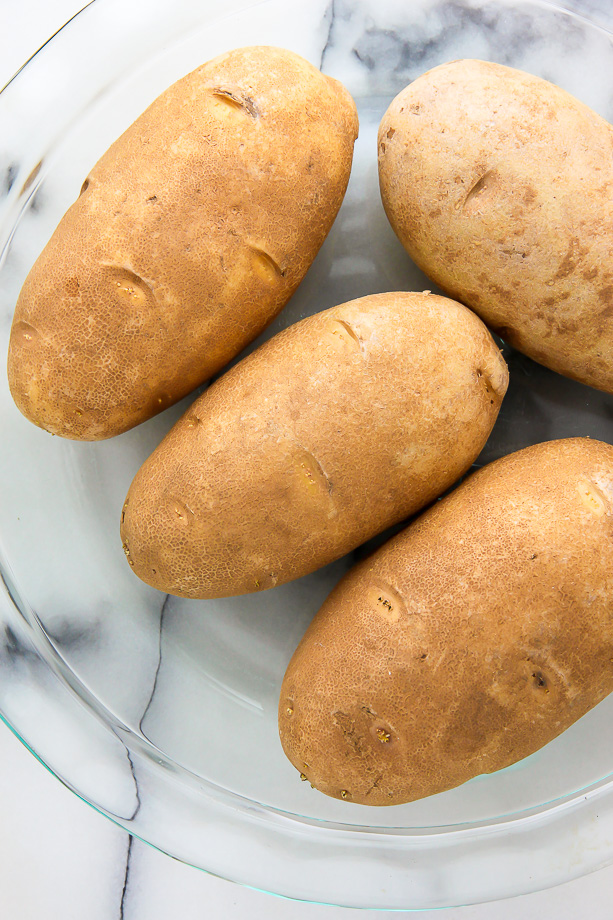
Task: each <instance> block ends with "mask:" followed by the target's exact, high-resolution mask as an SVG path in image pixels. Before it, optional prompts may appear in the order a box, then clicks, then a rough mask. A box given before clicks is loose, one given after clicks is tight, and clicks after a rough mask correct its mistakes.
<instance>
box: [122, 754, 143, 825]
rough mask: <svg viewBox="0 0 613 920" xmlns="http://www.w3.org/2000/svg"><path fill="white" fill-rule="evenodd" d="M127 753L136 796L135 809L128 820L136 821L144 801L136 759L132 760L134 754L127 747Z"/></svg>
mask: <svg viewBox="0 0 613 920" xmlns="http://www.w3.org/2000/svg"><path fill="white" fill-rule="evenodd" d="M126 755H127V758H128V763H129V764H130V773H131V774H132V779H133V780H134V795H135V796H136V805H135V806H134V811H133V812H132V814H131V815H129V817H128V821H134V819H135V817H136V816H137V814H138V813H139V811H140V807H141V805H142V802H141V799H140V790H139V788H138V780H137V778H136V771H135V769H134V761H133V760H132V755H131V754H130V751H129V750H128V748H126Z"/></svg>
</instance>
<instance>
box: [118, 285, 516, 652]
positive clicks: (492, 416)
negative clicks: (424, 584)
mask: <svg viewBox="0 0 613 920" xmlns="http://www.w3.org/2000/svg"><path fill="white" fill-rule="evenodd" d="M507 382H508V373H507V368H506V365H505V362H504V360H503V358H502V357H501V354H500V351H499V349H498V348H497V346H496V344H495V343H494V340H493V339H492V337H491V335H490V334H489V332H488V331H487V329H486V328H485V326H484V325H483V323H482V322H481V320H480V319H479V318H478V317H477V316H475V314H474V313H472V312H471V311H470V310H468V309H467V308H466V307H463V306H462V305H461V304H458V303H455V302H453V301H451V300H448V299H447V298H443V297H438V296H436V295H433V294H429V293H424V294H411V293H404V292H401V293H391V294H376V295H371V296H368V297H363V298H361V299H359V300H354V301H351V302H349V303H345V304H342V305H340V306H337V307H333V308H332V309H329V310H326V311H324V312H322V313H319V314H316V315H314V316H310V317H308V318H307V319H304V320H302V321H301V322H299V323H296V324H295V325H293V326H290V327H289V328H287V329H285V330H283V331H282V332H280V333H279V334H278V335H276V336H275V337H274V338H272V339H270V340H269V341H268V342H266V343H265V344H264V345H262V346H261V347H260V348H258V349H257V350H256V351H255V352H253V353H252V354H251V355H249V356H248V357H247V358H245V359H244V360H243V361H241V362H240V363H239V364H237V365H236V366H235V367H233V368H231V369H230V370H229V371H228V372H227V373H226V374H225V375H224V376H223V377H222V378H220V379H219V380H218V381H216V382H215V383H214V384H213V386H212V387H210V389H209V390H207V391H206V392H205V393H204V394H203V395H202V396H201V397H200V398H199V399H198V400H197V401H196V402H195V403H194V405H193V406H192V407H191V408H190V409H189V410H188V412H187V413H186V414H185V415H184V416H183V418H182V419H180V420H179V422H177V424H176V425H175V426H174V428H173V429H172V430H171V431H170V432H169V434H168V435H167V436H166V438H165V440H164V441H162V443H161V444H160V446H159V447H158V448H157V449H156V450H155V451H154V453H153V454H152V455H151V457H149V459H148V460H146V461H145V463H144V464H143V466H142V467H141V469H140V470H139V472H138V473H137V475H136V477H135V479H134V481H133V483H132V485H131V487H130V491H129V493H128V497H127V500H126V503H125V506H124V509H123V513H122V525H121V534H122V541H123V547H124V552H125V553H126V557H127V559H128V562H129V563H130V564H131V565H132V567H133V571H134V572H135V573H136V574H137V575H138V576H139V577H140V578H142V579H143V580H144V581H146V582H148V583H149V584H150V585H153V586H154V587H156V588H159V589H160V590H162V591H165V592H168V593H170V594H176V595H180V596H184V597H203V598H206V597H223V596H228V595H238V594H245V593H249V592H253V591H260V590H263V589H265V588H271V587H273V586H275V585H279V584H283V583H284V582H287V581H290V580H291V579H294V578H298V577H300V576H301V575H306V574H307V573H309V572H313V571H314V570H315V569H318V568H319V567H321V566H324V565H326V564H327V563H329V562H332V561H333V560H334V559H337V558H339V557H340V556H342V555H344V554H345V553H347V552H349V551H350V550H352V549H354V548H355V547H357V546H358V545H359V544H361V543H363V542H364V541H365V540H368V539H369V538H370V537H372V536H374V535H375V534H377V533H379V532H381V531H383V530H384V529H385V528H387V527H389V526H391V525H392V524H394V523H397V522H398V521H401V520H403V519H404V518H406V517H407V516H408V515H411V514H414V513H415V512H416V511H418V510H419V509H420V508H422V507H424V506H425V505H426V504H428V503H429V502H431V501H432V500H433V499H434V498H436V497H437V496H438V495H440V494H441V493H442V492H444V491H445V489H447V488H448V487H449V486H451V485H452V483H453V482H455V481H456V480H457V479H458V477H459V476H461V475H462V474H463V473H465V472H466V470H467V469H468V468H469V466H470V465H471V463H472V462H473V461H474V460H475V458H476V457H477V455H478V454H479V453H480V451H481V449H482V447H483V446H484V444H485V442H486V440H487V437H488V435H489V433H490V431H491V429H492V426H493V424H494V422H495V420H496V417H497V414H498V410H499V408H500V405H501V402H502V398H503V396H504V393H505V391H506V388H507ZM350 652H351V649H350V648H348V653H350Z"/></svg>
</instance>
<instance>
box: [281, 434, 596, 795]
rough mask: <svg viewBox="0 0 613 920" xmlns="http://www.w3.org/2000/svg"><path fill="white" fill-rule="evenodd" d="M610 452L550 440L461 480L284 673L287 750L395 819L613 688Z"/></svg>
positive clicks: (334, 785)
mask: <svg viewBox="0 0 613 920" xmlns="http://www.w3.org/2000/svg"><path fill="white" fill-rule="evenodd" d="M612 607H613V447H611V445H609V444H603V443H601V442H599V441H590V440H588V439H581V438H576V439H569V440H563V441H550V442H548V443H545V444H537V445H535V446H534V447H528V448H526V449H525V450H522V451H518V452H517V453H514V454H510V455H509V456H507V457H504V458H503V459H502V460H497V461H496V462H494V463H491V464H489V465H488V466H486V467H484V468H483V469H481V470H480V471H479V472H477V473H475V474H474V475H473V476H470V477H469V478H468V479H467V480H465V481H464V482H463V483H462V484H461V485H460V486H459V487H458V488H457V489H456V490H455V491H454V492H453V493H451V495H449V496H447V497H446V498H444V499H442V500H441V501H440V502H438V503H437V504H436V505H435V506H434V507H433V508H431V509H430V510H429V511H427V512H426V513H425V514H423V515H422V516H421V517H420V518H418V519H417V521H416V522H415V523H413V524H412V525H411V526H409V527H408V528H407V529H406V530H404V531H403V532H402V533H401V534H399V535H398V536H396V537H395V538H393V539H392V540H390V541H388V543H386V544H385V545H384V546H383V547H382V548H381V549H380V550H378V551H377V552H376V553H375V554H374V555H373V556H371V557H370V558H369V559H367V560H366V561H365V562H363V563H361V564H360V565H358V566H356V568H354V569H353V570H352V571H351V572H350V573H349V574H348V575H347V576H346V577H345V578H344V579H343V580H342V581H341V582H340V584H339V585H338V586H337V588H336V589H335V590H334V591H333V592H332V593H331V594H330V596H329V598H328V599H327V601H326V602H325V604H324V605H323V607H322V608H321V610H320V611H319V613H318V614H317V616H316V617H315V619H314V620H313V621H312V623H311V625H310V626H309V628H308V630H307V632H306V634H305V636H304V638H303V639H302V641H301V643H300V645H299V646H298V648H297V650H296V652H295V654H294V656H293V658H292V660H291V662H290V664H289V667H288V669H287V673H286V675H285V679H284V681H283V686H282V689H281V698H280V705H279V730H280V735H281V741H282V744H283V747H284V750H285V753H286V754H287V756H288V757H289V759H290V760H291V762H292V763H293V765H294V766H295V767H296V768H297V769H298V770H299V771H300V772H301V773H303V774H306V777H307V778H308V779H309V780H310V781H311V783H313V785H314V786H315V787H316V788H317V789H319V790H321V791H322V792H325V793H326V794H327V795H331V796H334V797H336V798H344V799H347V800H349V801H352V802H357V803H361V804H365V805H394V804H398V803H400V802H409V801H412V800H414V799H418V798H421V797H423V796H428V795H432V794H433V793H437V792H442V791H443V790H446V789H451V788H452V787H454V786H457V785H459V784H460V783H463V782H465V781H466V780H468V779H470V778H471V777H473V776H476V775H477V774H481V773H491V772H493V771H495V770H499V769H501V768H502V767H506V766H508V765H509V764H512V763H514V762H515V761H517V760H520V759H521V758H523V757H526V756H527V755H528V754H531V753H532V752H533V751H536V750H538V748H540V747H542V746H543V745H544V744H547V742H549V741H551V740H552V739H553V738H555V737H556V736H557V735H559V734H560V733H561V732H562V731H564V730H565V729H566V728H568V726H569V725H571V724H572V723H573V722H574V721H575V720H576V719H578V718H579V717H580V716H582V715H584V713H586V712H587V711H588V710H589V709H591V708H592V707H593V706H595V705H596V703H598V702H600V701H601V700H602V699H604V697H605V696H607V694H609V693H610V692H611V691H612V690H613V667H612V666H611V662H612V661H613V618H612V617H611V609H612Z"/></svg>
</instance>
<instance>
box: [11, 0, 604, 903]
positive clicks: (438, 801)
mask: <svg viewBox="0 0 613 920" xmlns="http://www.w3.org/2000/svg"><path fill="white" fill-rule="evenodd" d="M221 10H222V7H221V5H220V4H219V3H213V2H200V3H196V2H193V0H172V2H169V0H147V2H144V0H95V2H94V3H93V4H90V6H88V7H87V8H86V9H85V10H84V11H83V12H82V13H80V14H79V15H78V16H77V17H76V18H75V19H74V20H72V21H71V22H70V23H68V24H67V25H66V26H65V27H64V28H63V29H62V30H61V31H60V32H59V33H58V34H57V35H56V36H55V37H54V38H53V39H52V40H51V41H50V42H49V43H47V45H45V46H44V47H43V48H42V49H41V50H40V51H39V52H38V54H36V55H35V56H34V57H33V58H32V59H31V60H30V61H29V62H28V64H27V65H26V66H25V67H24V68H23V69H22V71H21V72H20V73H19V74H18V75H17V76H16V77H15V78H14V80H13V81H12V82H11V83H10V84H9V85H8V86H7V87H6V88H5V89H4V91H3V92H2V94H1V95H0V252H1V263H0V275H1V278H0V341H1V345H2V353H3V355H4V356H5V355H6V348H7V342H8V335H9V329H10V321H11V316H12V310H13V307H14V303H15V299H16V297H17V293H18V291H19V288H20V286H21V284H22V282H23V280H24V278H25V275H26V273H27V271H28V269H29V267H30V266H31V264H32V263H33V261H34V259H35V258H36V256H37V255H38V253H39V252H40V250H41V249H42V247H43V246H44V244H45V242H46V241H47V239H48V238H49V236H50V234H51V232H52V231H53V229H54V227H55V225H56V224H57V222H58V220H59V219H60V217H61V215H62V214H63V212H64V211H65V209H66V208H67V207H68V205H69V204H70V203H71V201H72V200H73V199H74V198H75V197H76V196H77V194H78V192H79V189H80V186H81V183H82V181H83V178H84V177H85V176H86V174H87V171H88V169H89V167H90V165H91V164H93V163H94V162H95V161H96V159H97V158H98V157H99V156H100V155H101V154H102V153H103V151H104V150H105V149H106V148H107V147H108V145H109V144H110V143H111V141H112V140H114V139H115V138H116V137H117V136H118V135H119V134H120V133H121V131H122V130H123V129H124V128H125V127H127V126H128V124H130V123H131V121H132V120H133V119H134V118H135V117H136V116H137V115H138V114H139V113H140V112H141V111H142V110H143V109H144V108H145V106H146V105H147V104H148V103H149V102H150V101H151V100H152V99H153V98H155V96H157V95H158V94H159V93H160V92H161V91H162V90H163V89H164V88H165V87H166V86H168V85H169V84H170V83H172V82H173V81H174V80H176V79H178V78H179V77H180V76H182V75H183V74H184V73H187V72H188V71H190V70H192V69H193V68H195V67H196V66H198V65H199V64H200V63H201V62H203V61H205V60H207V59H208V58H210V57H213V56H214V55H216V54H218V53H220V52H222V51H224V50H227V49H229V48H231V47H238V46H240V45H244V44H257V43H263V44H277V45H282V46H285V47H288V48H291V49H293V50H295V51H297V52H299V53H301V54H303V55H304V56H305V57H307V58H309V59H310V60H311V61H313V62H314V63H315V64H317V65H319V66H321V67H322V68H323V69H324V70H325V71H326V72H327V73H330V74H332V75H334V76H336V77H339V78H340V79H341V80H343V81H344V82H345V83H346V85H347V86H348V88H349V90H350V91H351V92H352V94H353V95H354V97H355V98H356V100H357V103H358V107H359V113H360V122H361V129H360V137H359V139H358V142H357V144H356V149H355V160H354V167H353V172H352V177H351V182H350V186H349V190H348V192H347V196H346V199H345V202H344V204H343V206H342V209H341V212H340V214H339V217H338V219H337V221H336V223H335V225H334V227H333V229H332V232H331V233H330V236H329V238H328V239H327V241H326V242H325V244H324V246H323V248H322V250H321V252H320V253H319V255H318V257H317V259H316V261H315V263H314V265H313V267H312V268H311V270H310V272H309V273H308V275H307V277H306V279H305V281H304V282H303V284H302V285H301V287H300V289H299V290H298V292H297V293H296V295H295V296H294V297H293V299H292V301H291V302H290V304H289V305H288V307H287V308H286V309H285V310H284V312H283V313H282V314H281V316H280V317H278V319H277V320H276V321H275V322H274V323H273V324H272V326H271V327H270V328H269V329H268V330H267V332H266V334H265V336H263V337H262V338H266V337H268V336H270V335H272V334H274V333H275V332H277V331H278V330H279V329H281V328H283V327H284V326H286V325H288V324H290V323H292V322H295V321H296V320H298V319H300V318H302V317H303V316H305V315H307V314H309V313H313V312H316V311H319V310H322V309H324V308H326V307H329V306H332V305H333V304H336V303H341V302H343V301H345V300H349V299H352V298H354V297H358V296H361V295H364V294H368V293H373V292H377V291H385V290H402V289H406V290H423V289H425V288H430V289H432V288H433V285H432V283H431V282H430V281H429V280H428V279H427V278H426V277H425V276H424V275H423V274H421V273H420V272H419V271H418V270H417V269H416V268H415V266H413V265H412V264H411V263H410V261H409V259H408V257H407V256H406V254H405V252H404V250H403V249H402V247H401V246H400V244H399V242H398V241H397V239H396V238H395V236H394V234H393V232H392V231H391V229H390V227H389V225H388V223H387V220H386V218H385V215H384V213H383V209H382V206H381V203H380V198H379V193H378V183H377V158H376V131H377V126H378V122H379V120H380V118H381V115H382V114H383V112H384V111H385V109H386V107H387V105H388V104H389V102H390V101H391V99H392V98H393V96H394V95H395V94H396V93H397V92H398V91H399V90H400V89H401V88H402V87H404V86H405V85H406V84H407V83H408V82H409V81H410V80H411V79H413V78H414V77H416V76H418V75H419V74H420V73H422V72H423V71H425V70H427V69H429V68H431V67H433V66H434V65H436V64H438V63H441V62H443V61H446V60H452V59H455V58H460V57H481V58H487V59H490V60H495V61H499V62H501V63H504V64H510V65H512V66H516V67H520V68H522V69H525V70H528V71H531V72H533V73H536V74H539V75H541V76H543V77H546V78H548V79H550V80H553V81H554V82H556V83H558V84H560V85H561V86H563V87H564V88H566V89H568V90H569V91H570V92H572V93H574V94H575V95H576V96H578V97H579V98H581V99H583V100H584V101H585V102H587V103H588V104H589V105H591V106H592V107H593V108H594V109H596V110H597V111H599V112H600V113H601V114H602V115H604V116H605V117H608V118H609V120H611V119H612V116H613V96H612V94H611V85H610V82H609V83H607V82H606V81H605V80H603V79H602V75H603V74H608V73H613V43H612V36H611V35H610V34H609V33H607V32H606V31H604V30H603V29H601V28H599V27H598V26H596V25H595V24H594V23H592V22H589V21H587V20H586V19H584V18H581V17H580V16H577V15H575V14H573V13H571V12H568V11H563V10H561V9H559V8H557V7H554V6H552V5H551V4H547V3H541V2H513V3H506V2H504V0H492V2H476V0H475V2H473V0H413V2H411V3H407V2H406V0H264V2H260V3H253V2H244V0H232V2H230V3H226V4H225V6H224V8H223V11H221ZM255 344H257V343H255ZM255 344H254V346H252V347H255ZM505 355H506V358H507V360H508V363H509V366H510V369H511V381H512V382H511V387H510V390H509V393H508V395H507V397H506V400H505V402H504V405H503V408H502V412H501V415H500V418H499V420H498V423H497V425H496V427H495V430H494V432H493V434H492V436H491V438H490V440H489V442H488V444H487V446H486V448H485V450H484V452H483V454H482V456H481V457H480V458H479V464H482V463H484V462H487V461H489V460H492V459H494V458H496V457H499V456H501V455H503V454H505V453H508V452H510V451H513V450H517V449H519V448H521V447H524V446H526V445H528V444H532V443H535V442H538V441H542V440H548V439H551V438H557V437H566V436H573V435H583V436H585V435H590V436H593V437H596V438H600V439H602V440H606V441H609V442H613V399H612V398H611V397H609V396H607V395H604V394H602V393H599V392H597V391H595V390H592V389H589V388H587V387H583V386H581V385H580V384H577V383H574V382H572V381H570V380H566V379H565V378H562V377H560V376H557V375H556V374H554V373H552V372H550V371H547V370H545V369H544V368H542V367H540V366H538V365H536V364H534V363H533V362H531V361H530V360H528V359H527V358H525V357H523V356H522V355H520V354H518V353H515V352H513V351H512V350H510V349H509V348H505ZM191 399H193V397H190V399H188V400H185V401H184V402H183V403H182V404H180V405H178V406H175V407H174V408H171V409H169V410H167V411H166V412H164V413H163V414H162V415H160V416H158V417H157V418H155V419H152V420H151V421H149V422H147V423H146V424H144V425H142V426H140V427H139V428H137V429H136V430H133V431H131V432H128V433H127V434H124V435H122V436H120V437H118V438H115V439H112V440H110V441H105V442H100V443H93V444H88V443H76V442H71V441H64V440H61V439H59V438H52V437H50V436H49V435H48V434H46V433H45V432H43V431H40V430H38V429H37V428H35V427H34V426H33V425H31V424H30V423H29V422H27V421H26V420H25V419H24V418H22V416H21V415H20V414H19V412H18V411H17V409H16V408H15V406H14V405H13V403H12V400H11V398H10V394H9V391H8V386H7V381H6V375H5V374H4V372H3V373H2V375H0V431H1V432H2V434H1V440H0V472H1V480H0V482H1V485H0V565H1V571H2V578H3V581H4V589H2V590H0V711H1V713H2V716H3V718H4V719H5V721H6V722H7V724H8V725H9V726H10V727H11V728H12V729H13V731H15V733H16V734H17V735H18V736H19V737H20V738H21V739H22V741H23V742H24V743H25V744H26V745H27V746H28V747H29V748H30V749H31V750H32V751H33V753H34V754H35V755H36V756H37V757H38V758H39V759H40V760H41V761H42V762H43V763H44V764H45V765H46V766H47V767H48V768H49V769H50V770H51V771H53V773H55V774H56V775H57V776H58V777H59V779H60V780H61V781H62V782H63V783H65V784H66V785H67V786H69V787H70V788H71V789H73V790H74V791H75V792H76V793H77V794H78V795H80V796H81V797H82V798H83V799H84V800H85V801H87V802H89V803H90V804H91V805H93V806H94V807H95V808H97V809H98V810H99V811H101V812H103V813H104V814H106V815H107V816H109V817H110V818H112V819H113V820H114V821H116V822H118V823H119V824H120V825H122V826H123V827H124V828H125V829H126V830H128V831H129V832H130V833H132V834H135V835H137V836H139V837H141V838H142V839H144V840H146V841H148V842H149V843H151V844H153V845H155V846H156V847H158V848H159V849H161V850H163V851H165V852H167V853H169V854H171V855H172V856H174V857H176V858H178V859H180V860H184V861H185V862H188V863H191V864H193V865H194V866H198V867H200V868H202V869H205V870H207V871H209V872H211V873H214V874H216V875H220V876H223V877H226V878H229V879H232V880H234V881H237V882H240V883H243V884H246V885H250V886H253V887H256V888H260V889H266V890H268V891H271V892H275V893H277V894H281V895H285V896H288V897H292V898H298V899H303V900H309V901H319V902H327V903H333V904H340V905H346V906H355V907H373V908H398V909H408V908H432V907H442V906H450V905H458V904H466V903H473V902H478V901H486V900H493V899H495V898H502V897H507V896H511V895H516V894H520V893H525V892H528V891H533V890H536V889H539V888H544V887H547V886H551V885H555V884H557V883H560V882H563V881H567V880H569V879H571V878H573V877H576V876H579V875H582V874H584V873H586V872H589V871H592V870H594V869H596V868H599V867H600V866H603V865H605V864H607V863H610V862H611V861H612V860H613V731H612V729H611V726H612V725H613V697H611V698H610V699H608V700H605V701H604V702H603V703H601V704H600V705H599V706H598V707H597V708H596V709H594V710H593V711H592V712H591V713H589V714H588V715H587V716H585V717H584V718H583V719H581V720H580V721H579V722H578V723H576V724H575V725H574V726H573V727H572V728H571V729H569V730H568V731H567V732H565V733H564V734H563V735H562V736H561V737H559V738H558V739H557V740H556V741H554V742H552V743H551V744H550V745H548V746H547V747H546V748H544V749H543V750H541V751H540V752H538V753H537V754H534V755H533V756H532V757H529V758H527V759H526V760H524V761H522V762H521V763H519V764H517V765H515V766H513V767H511V768H508V769H506V770H503V771H501V772H499V773H496V774H493V775H490V776H481V777H477V778H476V779H474V780H472V781H471V782H470V783H468V784H466V785H464V786H462V787H460V788H458V789H455V790H453V791H451V792H447V793H444V794H442V795H438V796H435V797H432V798H429V799H425V800H422V801H420V802H416V803H414V804H411V805H404V806H394V807H390V808H385V809H369V808H366V807H363V806H359V805H352V804H350V803H346V802H338V801H336V800H333V799H329V798H326V797H325V796H323V795H321V794H319V793H318V792H316V791H314V790H312V789H311V788H310V787H309V784H308V783H300V782H299V781H298V777H297V774H296V772H295V771H294V769H293V768H292V767H291V766H290V764H289V763H288V762H287V761H286V759H285V757H284V755H283V752H282V750H281V747H280V744H279V741H278V736H277V718H276V712H277V698H278V692H279V688H280V684H281V680H282V677H283V673H284V670H285V666H286V664H287V662H288V660H289V658H290V656H291V654H292V651H293V649H294V648H295V646H296V644H297V643H298V641H299V639H300V637H301V635H302V633H303V631H304V629H305V627H306V625H307V623H308V622H309V619H310V618H311V617H312V616H313V614H314V613H315V612H316V611H317V609H318V607H319V606H320V604H321V602H322V601H323V599H324V597H325V596H326V595H327V593H328V591H329V590H330V589H331V588H332V586H333V585H334V584H335V583H336V581H337V580H338V579H339V577H340V576H341V575H342V574H343V573H344V572H345V571H347V569H348V568H349V567H350V566H351V565H352V564H353V562H354V561H355V560H356V559H357V558H360V557H361V556H362V555H363V554H364V552H365V549H364V548H361V549H358V550H357V551H356V552H355V553H352V554H350V556H348V557H347V558H345V559H342V560H340V561H339V562H337V563H335V564H333V565H331V566H329V567H328V568H326V569H324V570H323V571H321V572H318V573H316V574H314V575H312V576H309V577H307V578H304V579H301V580H300V581H297V582H294V583H293V584H289V585H285V586H283V587H279V588H275V589H273V590H271V591H266V592H264V593H261V594H257V595H254V596H249V597H242V598H236V599H232V598H230V599H225V600H220V601H186V600H180V599H178V598H173V597H167V596H164V595H163V594H160V593H158V592H156V591H155V590H153V589H151V588H149V587H147V586H145V585H144V584H142V583H140V582H139V581H138V580H137V579H136V578H135V577H134V576H133V575H132V573H131V572H130V570H129V568H128V566H127V565H126V564H125V559H124V556H123V552H122V547H121V542H120V540H119V536H118V519H119V515H120V512H121V507H122V503H123V499H124V496H125V493H126V491H127V488H128V486H129V484H130V481H131V479H132V477H133V475H134V473H135V472H136V470H137V469H138V467H139V465H140V464H141V462H142V461H143V460H144V459H145V457H146V456H147V455H148V454H149V453H150V452H151V451H152V450H153V448H154V447H155V446H156V445H157V443H158V442H159V441H160V439H161V438H162V436H163V435H164V434H165V432H166V431H167V430H168V429H169V428H170V426H171V425H172V424H173V422H174V421H175V420H176V419H177V418H178V417H179V415H180V414H181V412H182V411H183V410H184V409H185V408H186V406H187V405H188V404H189V402H190V401H191Z"/></svg>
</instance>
